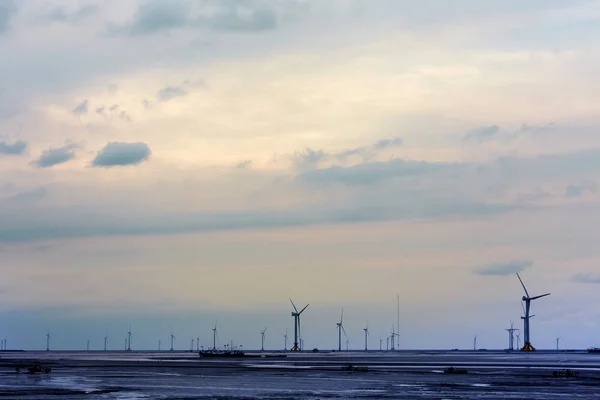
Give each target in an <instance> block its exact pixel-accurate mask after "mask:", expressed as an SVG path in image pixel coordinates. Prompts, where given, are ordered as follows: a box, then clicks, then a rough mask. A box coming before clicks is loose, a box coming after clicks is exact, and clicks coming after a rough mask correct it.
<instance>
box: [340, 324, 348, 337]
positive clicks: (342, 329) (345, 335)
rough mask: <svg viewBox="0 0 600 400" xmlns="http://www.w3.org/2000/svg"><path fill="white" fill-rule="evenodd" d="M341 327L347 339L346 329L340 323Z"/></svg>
mask: <svg viewBox="0 0 600 400" xmlns="http://www.w3.org/2000/svg"><path fill="white" fill-rule="evenodd" d="M340 326H341V327H342V332H344V337H345V338H346V339H348V335H346V330H345V329H344V325H340Z"/></svg>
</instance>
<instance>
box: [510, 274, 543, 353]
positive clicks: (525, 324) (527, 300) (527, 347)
mask: <svg viewBox="0 0 600 400" xmlns="http://www.w3.org/2000/svg"><path fill="white" fill-rule="evenodd" d="M517 278H519V282H521V286H523V290H524V291H525V296H523V298H522V301H524V302H525V307H524V311H525V316H524V317H521V319H522V320H523V332H524V333H525V338H524V340H523V341H524V343H523V347H522V348H521V351H535V347H533V346H532V345H531V337H530V331H529V319H530V318H532V317H533V315H529V310H530V308H531V302H532V301H533V300H537V299H539V298H542V297H546V296H549V295H550V293H546V294H542V295H539V296H534V297H531V296H529V292H528V291H527V288H526V287H525V284H524V283H523V280H522V279H521V277H520V276H519V273H518V272H517Z"/></svg>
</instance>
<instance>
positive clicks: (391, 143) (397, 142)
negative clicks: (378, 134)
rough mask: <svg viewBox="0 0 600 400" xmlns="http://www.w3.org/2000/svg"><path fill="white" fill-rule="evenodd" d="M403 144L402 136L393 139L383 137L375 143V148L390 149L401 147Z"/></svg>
mask: <svg viewBox="0 0 600 400" xmlns="http://www.w3.org/2000/svg"><path fill="white" fill-rule="evenodd" d="M402 144H403V141H402V138H399V137H397V138H393V139H381V140H379V141H377V143H375V144H374V145H373V148H375V149H378V150H382V149H389V148H391V147H399V146H402Z"/></svg>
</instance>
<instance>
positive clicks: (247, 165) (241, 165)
mask: <svg viewBox="0 0 600 400" xmlns="http://www.w3.org/2000/svg"><path fill="white" fill-rule="evenodd" d="M235 167H236V168H237V169H248V168H250V167H252V160H245V161H242V162H241V163H239V164H237V165H236V166H235Z"/></svg>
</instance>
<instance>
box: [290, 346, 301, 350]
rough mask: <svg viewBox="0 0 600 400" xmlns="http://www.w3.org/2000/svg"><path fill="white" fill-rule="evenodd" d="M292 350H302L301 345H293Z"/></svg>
mask: <svg viewBox="0 0 600 400" xmlns="http://www.w3.org/2000/svg"><path fill="white" fill-rule="evenodd" d="M290 351H300V347H298V345H294V347H292V348H291V349H290Z"/></svg>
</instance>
